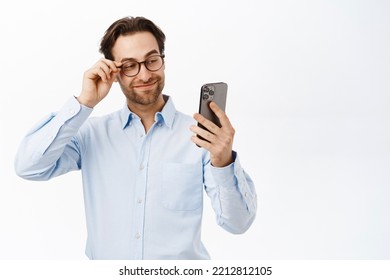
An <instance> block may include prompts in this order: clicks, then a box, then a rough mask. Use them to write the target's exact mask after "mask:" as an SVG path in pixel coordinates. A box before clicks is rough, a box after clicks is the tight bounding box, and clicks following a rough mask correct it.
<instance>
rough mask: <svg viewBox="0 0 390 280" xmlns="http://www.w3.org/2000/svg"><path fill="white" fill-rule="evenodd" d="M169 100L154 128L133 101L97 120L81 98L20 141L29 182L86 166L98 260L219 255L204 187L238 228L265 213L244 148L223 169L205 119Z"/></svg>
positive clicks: (91, 241) (92, 245)
mask: <svg viewBox="0 0 390 280" xmlns="http://www.w3.org/2000/svg"><path fill="white" fill-rule="evenodd" d="M165 98H166V99H167V100H166V104H165V106H164V108H163V110H162V111H161V112H158V113H156V115H155V123H154V124H153V126H152V127H151V128H150V130H149V131H148V133H147V134H145V130H144V127H143V125H142V123H141V119H140V118H139V117H138V116H137V115H136V114H134V113H132V112H131V111H130V110H129V109H128V107H127V106H124V107H123V109H122V110H119V111H116V112H114V113H111V114H109V115H106V116H103V117H89V116H90V114H91V112H92V109H91V108H88V107H85V106H82V105H80V104H79V103H78V101H77V100H76V99H75V98H74V97H72V98H71V99H70V100H69V101H68V102H67V103H66V104H65V105H64V106H63V108H62V109H61V110H60V111H58V112H57V113H53V114H50V116H48V117H47V118H45V119H44V120H43V121H42V122H40V123H39V124H37V125H36V126H35V127H34V128H33V129H32V130H31V131H30V132H29V133H28V134H27V135H26V136H25V138H24V139H23V141H22V143H21V145H20V148H19V150H18V153H17V156H16V159H15V170H16V172H17V174H18V175H19V176H21V177H23V178H25V179H29V180H49V179H50V178H52V177H55V176H59V175H61V174H64V173H67V172H69V171H72V170H81V173H82V181H83V188H84V200H85V211H86V222H87V232H88V239H87V245H86V254H87V256H88V257H89V258H90V259H209V258H210V256H209V254H208V252H207V250H206V248H205V246H204V245H203V243H202V240H201V222H202V212H203V194H204V193H206V194H207V195H208V196H209V197H210V199H211V203H212V207H213V209H214V211H215V215H216V220H217V223H218V224H219V225H220V226H221V227H222V228H224V229H225V230H227V231H229V232H232V233H243V232H244V231H246V230H247V229H248V228H249V226H250V225H251V224H252V222H253V220H254V218H255V215H256V208H257V206H256V205H257V203H256V192H255V188H254V185H253V182H252V180H251V179H250V177H249V176H248V175H247V174H246V173H245V171H244V170H243V169H242V168H241V166H240V162H239V159H238V156H237V155H236V153H235V152H234V159H235V161H234V163H232V164H231V165H229V166H227V167H224V168H216V167H213V166H212V165H211V163H210V157H209V153H208V152H207V151H206V150H204V149H202V148H198V147H197V146H196V145H195V144H194V143H192V142H191V140H190V138H191V136H192V132H191V131H190V129H189V127H190V125H192V124H194V122H195V121H194V120H193V119H192V118H191V117H190V116H187V115H184V114H182V113H180V112H179V111H177V110H176V109H175V106H174V104H173V102H172V98H168V97H167V96H165ZM204 190H205V191H204ZM209 214H210V213H207V215H209Z"/></svg>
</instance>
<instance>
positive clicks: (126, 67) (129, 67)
mask: <svg viewBox="0 0 390 280" xmlns="http://www.w3.org/2000/svg"><path fill="white" fill-rule="evenodd" d="M164 57H165V55H152V56H149V57H148V58H147V59H146V60H144V61H141V62H138V61H135V60H132V59H130V60H127V61H125V62H124V63H123V64H122V66H120V67H119V68H121V69H122V72H123V74H125V75H126V76H127V77H134V76H137V75H138V73H139V71H140V70H141V64H143V65H145V67H146V69H148V70H149V71H151V72H155V71H158V70H160V69H161V67H162V66H163V65H164Z"/></svg>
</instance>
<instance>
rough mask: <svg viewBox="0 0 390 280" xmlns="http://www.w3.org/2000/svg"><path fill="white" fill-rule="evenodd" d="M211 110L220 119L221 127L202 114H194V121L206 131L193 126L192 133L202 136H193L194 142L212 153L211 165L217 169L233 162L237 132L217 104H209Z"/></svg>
mask: <svg viewBox="0 0 390 280" xmlns="http://www.w3.org/2000/svg"><path fill="white" fill-rule="evenodd" d="M209 106H210V109H211V110H212V111H213V112H214V114H215V115H216V116H217V117H218V119H219V121H220V123H221V127H219V126H217V125H216V124H214V123H213V122H211V121H210V120H208V119H206V118H205V117H203V116H202V115H201V114H198V113H196V114H194V119H195V120H196V121H197V122H198V123H199V124H201V125H202V126H203V127H205V128H206V129H203V128H201V127H199V126H196V125H193V126H191V131H192V132H194V133H195V134H197V135H199V136H201V137H202V138H203V139H204V140H203V139H200V138H199V137H197V136H196V135H194V136H192V142H194V143H195V144H197V145H198V146H200V147H202V148H204V149H206V150H208V151H209V152H210V159H211V164H212V165H213V166H215V167H225V166H227V165H229V164H231V163H232V162H233V156H232V151H233V139H234V133H235V130H234V128H233V126H232V124H231V123H230V121H229V118H228V117H227V115H226V113H225V112H224V111H223V110H222V109H221V108H219V107H218V105H217V104H216V103H215V102H210V103H209Z"/></svg>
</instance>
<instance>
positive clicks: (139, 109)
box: [127, 94, 165, 133]
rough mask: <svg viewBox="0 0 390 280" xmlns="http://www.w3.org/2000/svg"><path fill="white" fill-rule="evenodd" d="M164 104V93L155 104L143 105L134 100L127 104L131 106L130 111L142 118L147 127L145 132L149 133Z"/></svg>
mask: <svg viewBox="0 0 390 280" xmlns="http://www.w3.org/2000/svg"><path fill="white" fill-rule="evenodd" d="M164 105H165V100H164V97H163V95H162V94H161V95H160V96H159V98H158V99H157V101H156V102H155V103H153V104H148V105H142V104H138V103H134V102H129V101H128V102H127V106H128V107H129V109H130V111H132V112H133V113H135V114H136V115H137V116H139V117H140V118H141V122H142V124H143V126H144V128H145V133H148V131H149V129H150V128H151V127H152V125H153V124H154V122H155V119H154V118H155V115H156V113H157V112H161V110H162V109H163V107H164Z"/></svg>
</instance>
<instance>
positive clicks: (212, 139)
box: [190, 125, 216, 143]
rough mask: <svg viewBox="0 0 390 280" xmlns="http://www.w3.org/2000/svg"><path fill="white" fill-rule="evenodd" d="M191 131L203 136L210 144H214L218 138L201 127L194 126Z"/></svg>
mask: <svg viewBox="0 0 390 280" xmlns="http://www.w3.org/2000/svg"><path fill="white" fill-rule="evenodd" d="M190 130H191V131H192V132H193V133H195V134H197V135H199V136H201V137H202V138H203V139H205V140H207V141H208V142H210V143H214V142H215V141H216V136H215V135H214V134H213V133H211V132H210V131H208V130H205V129H203V128H201V127H199V126H196V125H192V126H191V127H190Z"/></svg>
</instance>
